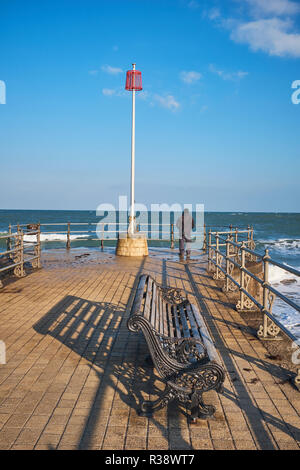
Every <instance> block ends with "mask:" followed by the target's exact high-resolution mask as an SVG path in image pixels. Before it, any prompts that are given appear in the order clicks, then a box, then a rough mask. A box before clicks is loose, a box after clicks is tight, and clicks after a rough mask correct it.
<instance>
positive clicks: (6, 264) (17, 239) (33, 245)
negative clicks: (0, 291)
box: [0, 224, 41, 287]
mask: <svg viewBox="0 0 300 470" xmlns="http://www.w3.org/2000/svg"><path fill="white" fill-rule="evenodd" d="M25 227H26V228H25ZM16 228H17V231H16V232H14V233H13V232H12V226H11V225H10V226H9V232H8V234H5V235H1V236H0V240H1V241H4V242H5V243H6V250H4V251H0V276H1V278H0V287H3V283H2V278H3V274H4V275H5V274H7V273H9V272H11V271H12V272H13V274H14V275H15V276H17V277H24V276H25V275H26V271H25V267H26V263H30V264H31V266H32V267H33V268H40V267H41V241H40V226H39V224H34V225H33V224H31V225H26V226H25V225H24V226H23V228H21V226H17V227H16ZM25 235H26V236H28V235H29V236H31V237H32V238H33V240H32V241H30V240H26V239H25V238H24V237H25Z"/></svg>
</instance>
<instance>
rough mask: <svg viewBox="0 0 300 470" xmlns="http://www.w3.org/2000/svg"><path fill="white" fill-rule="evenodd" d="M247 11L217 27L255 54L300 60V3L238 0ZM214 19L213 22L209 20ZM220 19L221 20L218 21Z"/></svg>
mask: <svg viewBox="0 0 300 470" xmlns="http://www.w3.org/2000/svg"><path fill="white" fill-rule="evenodd" d="M235 1H236V2H238V3H239V5H243V6H245V7H246V10H245V9H239V10H238V16H239V17H238V16H237V15H235V17H231V18H220V21H218V25H219V26H222V27H223V28H225V29H228V30H229V31H231V33H230V38H231V39H232V40H233V41H235V42H237V43H241V44H247V45H248V46H249V47H250V49H251V50H252V51H263V52H265V53H267V54H269V55H273V56H280V57H300V31H299V30H297V29H296V27H295V24H296V22H295V18H294V17H295V16H296V15H297V14H298V13H300V2H298V1H294V0H235ZM210 19H213V18H210ZM218 19H219V18H218Z"/></svg>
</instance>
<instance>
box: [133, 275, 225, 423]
mask: <svg viewBox="0 0 300 470" xmlns="http://www.w3.org/2000/svg"><path fill="white" fill-rule="evenodd" d="M183 292H184V291H182V290H180V289H176V288H165V287H162V286H160V285H158V284H157V283H156V282H155V280H154V279H153V278H152V277H151V276H149V275H145V274H144V275H142V276H140V279H139V283H138V287H137V290H136V293H135V298H134V301H133V305H132V308H131V312H130V316H129V319H128V322H127V326H128V328H129V330H130V331H133V332H137V331H139V330H141V331H142V332H143V334H144V336H145V339H146V341H147V344H148V347H149V350H150V354H151V358H152V361H153V364H154V366H155V368H156V370H157V372H158V373H159V375H160V376H161V377H162V379H163V380H164V382H165V389H164V391H163V392H162V395H161V396H160V397H159V398H158V399H157V400H155V401H144V402H143V403H142V405H141V409H140V410H139V413H140V414H141V415H143V416H151V415H152V413H153V412H154V411H156V410H158V409H160V408H163V407H164V406H166V405H167V403H168V402H169V401H170V400H173V399H175V398H176V399H178V400H179V401H181V402H183V403H190V409H191V420H192V421H193V422H195V421H196V420H197V418H198V417H200V418H208V417H210V416H212V415H213V414H214V412H215V407H214V406H212V405H207V404H205V403H204V402H203V399H202V394H203V393H204V392H207V391H208V390H212V389H215V390H216V391H217V392H221V391H222V386H223V382H224V378H225V374H224V370H223V367H222V365H221V362H220V359H219V357H218V354H217V351H216V349H215V347H214V344H213V341H212V339H211V337H210V335H209V333H208V330H207V328H206V326H205V323H204V320H203V318H202V316H201V315H200V313H199V311H198V309H197V307H196V306H195V305H193V304H191V303H190V302H189V300H188V299H187V298H186V297H184V296H183V295H182V293H183Z"/></svg>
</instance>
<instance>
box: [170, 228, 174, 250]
mask: <svg viewBox="0 0 300 470" xmlns="http://www.w3.org/2000/svg"><path fill="white" fill-rule="evenodd" d="M170 248H171V250H174V224H171V245H170Z"/></svg>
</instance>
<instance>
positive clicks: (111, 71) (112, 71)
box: [101, 65, 123, 75]
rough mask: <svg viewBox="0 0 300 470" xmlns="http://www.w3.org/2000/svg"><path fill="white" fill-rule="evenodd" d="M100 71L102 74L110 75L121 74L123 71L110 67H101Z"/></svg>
mask: <svg viewBox="0 0 300 470" xmlns="http://www.w3.org/2000/svg"><path fill="white" fill-rule="evenodd" d="M101 70H103V72H106V73H109V74H110V75H118V74H119V73H123V70H122V69H120V68H119V67H112V66H111V65H102V67H101Z"/></svg>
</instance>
